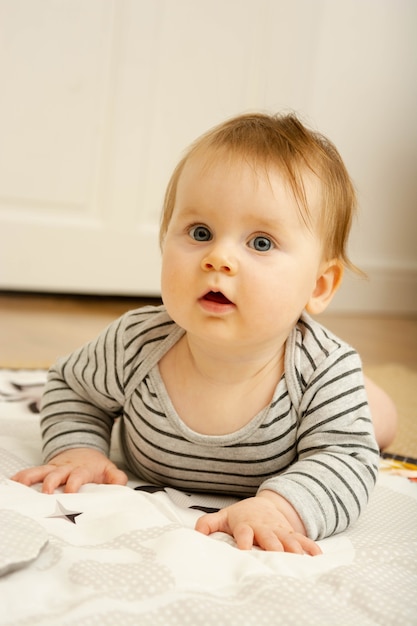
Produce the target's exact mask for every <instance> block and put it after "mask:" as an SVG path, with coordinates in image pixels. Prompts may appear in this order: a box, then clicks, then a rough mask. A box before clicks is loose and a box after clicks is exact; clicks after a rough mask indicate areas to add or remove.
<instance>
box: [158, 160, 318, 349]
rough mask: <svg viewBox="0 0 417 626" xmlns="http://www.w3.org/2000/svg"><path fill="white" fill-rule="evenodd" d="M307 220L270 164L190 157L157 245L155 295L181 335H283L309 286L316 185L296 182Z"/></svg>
mask: <svg viewBox="0 0 417 626" xmlns="http://www.w3.org/2000/svg"><path fill="white" fill-rule="evenodd" d="M304 184H305V188H306V192H307V202H308V206H309V209H310V212H311V215H312V227H311V228H308V227H307V226H306V224H305V223H304V222H303V220H302V218H301V216H300V211H299V208H298V206H297V202H296V199H295V197H294V195H293V193H292V191H291V189H290V186H289V185H288V184H287V183H286V181H285V179H284V178H283V177H282V176H281V174H280V172H279V171H278V169H277V168H275V167H274V168H270V169H268V170H265V169H264V168H259V169H258V170H255V168H254V167H253V166H252V165H251V164H249V163H247V162H245V161H244V160H242V159H240V158H234V159H230V158H228V157H227V156H226V155H225V157H224V158H223V159H222V158H217V159H216V158H215V159H211V160H210V161H207V159H206V158H205V157H204V155H200V156H194V157H192V158H191V159H190V160H189V161H188V162H187V163H186V165H185V167H184V170H183V172H182V174H181V176H180V179H179V181H178V188H177V194H176V201H175V206H174V210H173V213H172V217H171V221H170V223H169V226H168V230H167V233H166V236H165V240H164V244H163V266H162V297H163V300H164V303H165V306H166V307H167V310H168V312H169V314H170V315H171V317H172V318H173V319H174V320H175V321H176V322H177V324H179V325H180V326H182V327H183V328H184V329H185V330H186V331H187V332H189V333H192V334H193V335H195V336H198V337H199V338H201V339H205V340H208V341H210V342H211V344H212V345H215V344H218V345H219V347H220V346H222V348H223V349H226V348H227V347H230V348H231V347H232V346H240V347H241V348H243V347H246V346H247V347H251V348H254V347H255V345H256V346H258V347H262V345H263V344H265V345H267V343H268V342H271V341H275V342H277V343H278V344H279V343H280V344H281V345H282V344H283V343H284V342H285V339H286V337H287V336H288V334H289V332H290V330H291V328H292V327H293V326H294V324H295V323H296V322H297V320H298V318H299V316H300V314H301V312H302V310H303V309H304V308H305V307H306V305H307V304H308V303H309V300H310V298H311V296H312V294H313V293H314V291H315V289H316V284H317V280H318V278H319V276H320V273H321V267H322V245H321V241H320V238H319V236H318V234H317V230H318V229H317V227H316V223H317V212H318V204H319V192H320V189H319V185H318V183H317V179H314V178H313V176H312V175H311V176H310V177H308V176H306V178H305V180H304Z"/></svg>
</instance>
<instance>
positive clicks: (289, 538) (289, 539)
mask: <svg viewBox="0 0 417 626" xmlns="http://www.w3.org/2000/svg"><path fill="white" fill-rule="evenodd" d="M280 542H281V543H282V546H283V548H284V550H285V552H292V553H293V554H308V555H310V556H317V555H319V554H322V551H321V549H320V547H319V546H318V545H317V543H316V542H315V541H313V540H312V539H309V538H308V537H305V536H304V535H302V534H301V533H286V534H284V535H281V536H280Z"/></svg>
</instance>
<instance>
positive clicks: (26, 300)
mask: <svg viewBox="0 0 417 626" xmlns="http://www.w3.org/2000/svg"><path fill="white" fill-rule="evenodd" d="M147 303H150V304H157V303H159V301H158V300H149V299H147V300H143V299H140V298H107V297H103V298H95V297H82V296H79V297H71V296H50V295H34V294H13V293H1V292H0V367H11V368H21V367H29V368H34V367H40V368H43V367H49V365H50V364H51V363H53V362H54V361H55V359H56V358H58V357H59V356H61V355H63V354H67V353H68V352H70V351H71V350H73V349H75V348H76V347H78V346H80V345H82V344H83V343H85V342H86V341H88V340H90V339H92V338H94V337H95V336H96V335H97V334H98V333H99V332H100V331H101V330H102V329H103V328H104V327H105V326H106V325H107V324H108V323H110V322H111V321H112V320H113V319H115V318H116V317H118V316H119V315H121V314H122V313H123V312H125V311H127V310H129V309H132V308H136V307H138V306H142V305H143V304H147ZM320 321H322V323H324V324H325V325H326V326H327V327H328V328H329V329H330V330H333V331H334V332H335V333H336V334H337V335H339V336H340V337H342V338H343V339H345V340H346V341H348V342H349V343H350V344H352V345H353V346H354V347H355V348H356V349H357V350H358V351H359V352H360V354H361V356H362V359H363V361H364V364H365V366H366V365H368V366H371V365H372V366H373V365H379V364H384V363H399V364H402V365H406V366H408V367H411V368H414V369H417V317H387V316H383V315H378V316H375V315H363V316H359V315H329V314H328V315H322V316H321V317H320Z"/></svg>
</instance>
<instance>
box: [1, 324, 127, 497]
mask: <svg viewBox="0 0 417 626" xmlns="http://www.w3.org/2000/svg"><path fill="white" fill-rule="evenodd" d="M122 323H123V320H122V319H120V320H116V322H114V323H113V324H111V325H110V326H109V327H108V328H107V329H106V330H105V331H104V332H103V333H102V334H101V335H100V336H99V337H98V338H97V339H96V340H95V341H92V342H90V343H89V344H87V345H86V346H83V347H82V348H80V349H79V350H77V351H76V352H74V353H72V354H71V355H69V356H68V357H66V358H65V359H61V360H60V361H59V362H58V363H56V364H55V365H54V366H53V367H52V368H51V369H50V371H49V374H48V381H47V384H46V387H45V392H44V395H43V398H42V407H41V433H42V443H43V453H44V461H45V463H44V465H41V466H38V467H33V468H31V469H25V470H23V471H21V472H18V473H17V474H16V475H15V476H13V479H14V480H16V481H18V482H21V483H23V484H25V485H33V484H35V483H43V487H42V491H43V492H44V493H52V492H53V491H54V489H56V488H57V487H59V486H61V485H65V491H66V492H76V491H78V489H79V488H80V487H81V485H83V484H85V483H88V482H95V483H111V484H125V483H126V480H127V478H126V476H125V474H124V473H123V472H121V471H120V470H119V469H118V468H117V467H116V466H115V465H114V464H113V463H112V462H111V461H110V460H109V459H108V453H109V448H110V437H111V431H112V427H113V423H114V419H115V418H116V417H117V416H118V415H119V414H120V413H121V410H122V405H123V400H124V397H123V386H122V384H121V382H120V381H121V380H122V376H123V371H122V362H123V358H122V355H123V351H122V350H119V351H118V352H117V351H116V350H115V349H114V346H116V345H117V346H118V345H121V343H122V339H119V337H120V334H121V332H122V331H123V326H122Z"/></svg>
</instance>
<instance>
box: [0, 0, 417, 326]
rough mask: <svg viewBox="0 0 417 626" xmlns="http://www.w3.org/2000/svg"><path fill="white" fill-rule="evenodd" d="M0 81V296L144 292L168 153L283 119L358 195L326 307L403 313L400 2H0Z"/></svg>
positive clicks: (411, 266)
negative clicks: (244, 122) (233, 121)
mask: <svg viewBox="0 0 417 626" xmlns="http://www.w3.org/2000/svg"><path fill="white" fill-rule="evenodd" d="M0 80H1V96H0V138H1V140H0V290H3V291H28V292H45V293H60V294H69V293H71V294H74V293H75V294H88V295H116V296H135V297H138V296H139V297H140V296H144V297H151V296H158V295H159V271H160V252H159V248H158V236H157V232H158V225H159V213H160V208H161V203H162V198H163V194H164V190H165V186H166V183H167V181H168V178H169V176H170V174H171V171H172V169H173V167H174V166H175V164H176V162H177V160H178V159H179V158H180V156H181V154H182V150H183V149H184V148H185V147H186V146H187V145H188V144H189V143H190V142H191V141H192V140H193V139H194V138H195V137H197V136H198V135H200V134H201V133H202V132H204V131H205V130H207V129H208V128H209V127H210V126H212V125H214V124H217V123H219V122H221V121H222V120H224V119H225V118H227V117H230V116H232V115H235V114H238V113H242V112H246V111H252V110H260V111H267V112H276V111H296V112H297V113H298V114H299V115H300V116H301V118H302V119H303V121H304V122H305V123H306V124H307V125H309V126H310V127H313V128H315V129H318V130H320V131H321V132H323V133H324V134H326V135H327V136H329V137H330V138H331V139H332V140H333V141H334V143H335V144H336V146H337V147H338V149H339V151H340V152H341V154H342V156H343V158H344V160H345V162H346V165H347V167H348V169H349V171H350V173H351V176H352V178H353V180H354V182H355V185H356V187H357V189H358V193H359V200H360V214H359V218H358V220H357V222H356V223H355V225H354V229H353V233H352V238H351V246H350V253H351V256H352V259H353V261H354V262H355V263H356V264H357V265H359V266H360V267H361V268H362V269H363V270H364V271H365V272H366V273H367V274H368V277H369V280H367V281H364V280H363V279H360V278H357V277H347V278H346V280H345V282H344V285H343V287H342V289H341V290H340V292H339V294H338V295H337V296H336V298H335V300H334V302H333V304H332V305H331V306H332V310H333V311H336V312H337V311H342V312H353V313H358V312H359V313H360V312H375V311H377V312H380V313H387V314H393V313H395V314H415V313H417V245H416V234H417V218H416V214H417V210H416V209H417V171H416V169H417V2H416V1H415V0H336V1H335V0H88V1H86V0H0Z"/></svg>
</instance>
